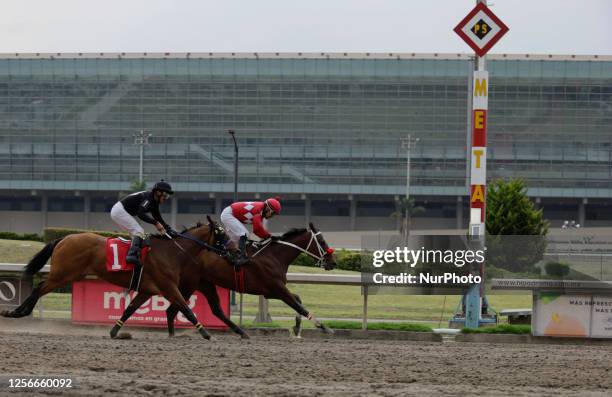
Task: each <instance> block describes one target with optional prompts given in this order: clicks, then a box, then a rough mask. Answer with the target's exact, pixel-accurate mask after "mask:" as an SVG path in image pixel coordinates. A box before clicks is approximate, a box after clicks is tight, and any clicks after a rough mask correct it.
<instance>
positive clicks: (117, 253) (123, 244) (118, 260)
mask: <svg viewBox="0 0 612 397" xmlns="http://www.w3.org/2000/svg"><path fill="white" fill-rule="evenodd" d="M130 243H131V241H130V240H127V239H124V238H122V237H114V238H112V237H111V238H107V239H106V271H109V272H122V271H132V270H134V265H133V264H132V263H126V262H125V257H126V256H127V253H128V250H129V248H130ZM149 251H151V246H150V242H149V240H148V239H145V241H144V245H143V248H142V251H140V262H141V263H144V262H145V260H146V259H147V254H148V253H149Z"/></svg>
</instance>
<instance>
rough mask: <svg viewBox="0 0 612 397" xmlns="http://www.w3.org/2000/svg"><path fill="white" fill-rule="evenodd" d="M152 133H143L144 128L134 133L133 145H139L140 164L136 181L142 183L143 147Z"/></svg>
mask: <svg viewBox="0 0 612 397" xmlns="http://www.w3.org/2000/svg"><path fill="white" fill-rule="evenodd" d="M152 136H153V134H149V133H145V132H144V130H140V131H139V132H137V133H135V134H134V145H138V146H140V166H139V167H138V183H140V184H141V185H142V183H143V172H144V170H143V168H144V147H145V145H148V144H149V138H151V137H152Z"/></svg>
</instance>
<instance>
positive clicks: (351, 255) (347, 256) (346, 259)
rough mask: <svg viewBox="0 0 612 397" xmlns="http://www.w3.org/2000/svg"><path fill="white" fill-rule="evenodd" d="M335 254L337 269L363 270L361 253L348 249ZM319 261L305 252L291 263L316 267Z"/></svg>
mask: <svg viewBox="0 0 612 397" xmlns="http://www.w3.org/2000/svg"><path fill="white" fill-rule="evenodd" d="M334 255H335V256H336V269H340V270H354V271H360V270H361V254H360V253H359V252H356V251H348V250H344V249H342V250H337V251H336V252H335V253H334ZM316 263H317V261H316V260H315V259H314V258H313V257H311V256H310V255H306V254H304V253H302V254H300V255H299V256H298V257H297V258H296V259H295V260H294V261H293V262H292V263H291V264H292V265H296V266H309V267H314V266H315V265H316Z"/></svg>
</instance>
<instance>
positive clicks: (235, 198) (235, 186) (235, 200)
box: [227, 130, 238, 203]
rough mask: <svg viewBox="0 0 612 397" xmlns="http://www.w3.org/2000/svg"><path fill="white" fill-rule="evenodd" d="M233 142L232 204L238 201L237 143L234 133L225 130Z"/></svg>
mask: <svg viewBox="0 0 612 397" xmlns="http://www.w3.org/2000/svg"><path fill="white" fill-rule="evenodd" d="M227 133H228V134H230V135H231V136H232V139H233V140H234V203H235V202H237V201H238V142H236V131H234V130H227Z"/></svg>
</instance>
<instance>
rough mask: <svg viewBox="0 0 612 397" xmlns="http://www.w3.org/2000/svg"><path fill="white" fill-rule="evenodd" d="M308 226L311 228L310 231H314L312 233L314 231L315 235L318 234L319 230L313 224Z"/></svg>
mask: <svg viewBox="0 0 612 397" xmlns="http://www.w3.org/2000/svg"><path fill="white" fill-rule="evenodd" d="M308 226H309V227H310V230H312V231H313V232H315V233H316V232H317V228H315V227H314V225H313V224H312V222H310V223H309V224H308Z"/></svg>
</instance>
